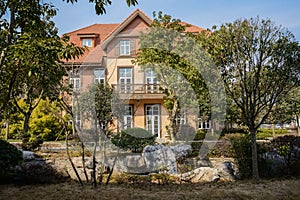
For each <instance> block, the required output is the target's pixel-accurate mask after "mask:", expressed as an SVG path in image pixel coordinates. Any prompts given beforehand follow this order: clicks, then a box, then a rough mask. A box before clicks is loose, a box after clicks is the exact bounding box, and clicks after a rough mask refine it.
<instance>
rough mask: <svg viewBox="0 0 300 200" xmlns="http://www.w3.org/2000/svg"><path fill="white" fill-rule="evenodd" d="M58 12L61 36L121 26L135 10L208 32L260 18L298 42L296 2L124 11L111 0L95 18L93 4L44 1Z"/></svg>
mask: <svg viewBox="0 0 300 200" xmlns="http://www.w3.org/2000/svg"><path fill="white" fill-rule="evenodd" d="M47 1H48V2H49V1H50V2H52V3H53V4H54V5H55V6H56V7H57V8H58V9H59V11H58V14H57V16H56V17H55V18H54V21H55V23H56V25H57V27H58V28H59V33H60V34H63V33H66V32H70V31H73V30H76V29H79V28H82V27H84V26H88V25H91V24H94V23H120V22H121V21H123V20H124V19H125V18H126V17H127V16H128V15H129V14H130V13H131V12H133V11H134V10H135V9H137V8H139V9H141V10H142V11H143V12H144V13H145V14H147V15H148V16H149V17H151V18H152V13H153V11H163V13H165V14H169V15H171V16H172V17H173V18H178V19H181V20H182V21H186V22H188V23H190V24H194V25H197V26H200V27H202V28H211V27H212V26H213V25H220V24H222V23H226V22H233V21H234V20H236V19H240V18H250V17H256V16H259V17H261V18H269V19H271V20H272V21H273V22H275V24H276V25H282V26H283V27H285V28H287V29H288V30H290V31H291V32H292V33H293V34H294V35H295V37H296V39H297V41H299V42H300V1H299V0H251V1H250V0H248V1H244V0H211V1H210V0H185V1H184V0H138V2H139V5H138V6H135V7H130V8H129V7H127V4H126V3H125V0H112V2H113V4H112V6H109V7H108V8H107V14H106V15H100V16H97V15H96V14H95V11H94V6H93V4H90V3H88V0H78V1H79V2H78V3H76V4H74V5H72V4H67V3H66V2H63V1H62V0H47Z"/></svg>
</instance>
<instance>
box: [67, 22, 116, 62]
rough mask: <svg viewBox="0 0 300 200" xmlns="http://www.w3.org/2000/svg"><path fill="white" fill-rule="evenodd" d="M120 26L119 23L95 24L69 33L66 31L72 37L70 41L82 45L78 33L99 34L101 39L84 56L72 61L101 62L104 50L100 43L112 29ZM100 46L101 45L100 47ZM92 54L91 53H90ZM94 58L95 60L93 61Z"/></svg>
mask: <svg viewBox="0 0 300 200" xmlns="http://www.w3.org/2000/svg"><path fill="white" fill-rule="evenodd" d="M116 26H118V24H93V25H90V26H87V27H84V28H81V29H78V30H75V31H72V32H69V33H66V35H68V36H69V37H70V42H72V43H74V44H76V45H77V46H81V40H80V37H79V36H78V34H80V35H82V34H87V35H88V34H99V39H98V40H97V42H96V47H95V48H93V47H92V48H89V51H86V52H85V53H84V55H83V56H81V57H79V58H77V59H74V60H72V61H71V62H101V60H102V56H103V55H104V52H103V50H102V48H101V47H100V46H99V44H100V43H101V42H102V41H103V39H104V38H105V37H106V36H107V35H108V34H109V33H111V31H112V30H113V29H114V28H115V27H116ZM98 46H99V47H98ZM90 54H91V55H90ZM92 58H94V59H95V60H94V61H91V60H92Z"/></svg>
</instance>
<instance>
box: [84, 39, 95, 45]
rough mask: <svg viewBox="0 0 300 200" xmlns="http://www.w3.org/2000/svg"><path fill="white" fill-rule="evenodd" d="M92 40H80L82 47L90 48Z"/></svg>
mask: <svg viewBox="0 0 300 200" xmlns="http://www.w3.org/2000/svg"><path fill="white" fill-rule="evenodd" d="M92 44H93V40H92V39H82V46H83V47H84V46H86V47H92Z"/></svg>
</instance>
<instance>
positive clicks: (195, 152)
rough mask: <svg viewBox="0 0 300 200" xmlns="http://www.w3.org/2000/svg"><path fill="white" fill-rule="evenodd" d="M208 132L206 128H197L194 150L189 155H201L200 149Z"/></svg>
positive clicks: (193, 144) (193, 143) (192, 144)
mask: <svg viewBox="0 0 300 200" xmlns="http://www.w3.org/2000/svg"><path fill="white" fill-rule="evenodd" d="M206 133H207V131H206V130H197V132H196V135H195V138H194V140H193V142H192V143H191V146H192V151H191V153H189V154H188V157H197V156H199V151H200V149H201V146H202V144H203V142H202V140H204V138H205V135H206Z"/></svg>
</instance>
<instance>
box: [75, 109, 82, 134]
mask: <svg viewBox="0 0 300 200" xmlns="http://www.w3.org/2000/svg"><path fill="white" fill-rule="evenodd" d="M74 122H75V126H76V129H79V130H80V128H81V119H80V113H76V114H75V117H74Z"/></svg>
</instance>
